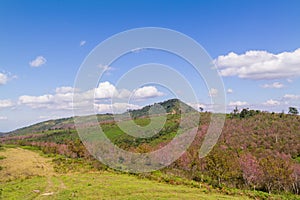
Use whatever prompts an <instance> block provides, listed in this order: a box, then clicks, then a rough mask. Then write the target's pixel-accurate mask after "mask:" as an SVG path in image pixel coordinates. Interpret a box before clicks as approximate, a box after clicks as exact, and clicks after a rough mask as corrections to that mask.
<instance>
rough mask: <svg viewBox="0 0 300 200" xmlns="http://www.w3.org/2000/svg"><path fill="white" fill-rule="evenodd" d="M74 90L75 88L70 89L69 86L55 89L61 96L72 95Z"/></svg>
mask: <svg viewBox="0 0 300 200" xmlns="http://www.w3.org/2000/svg"><path fill="white" fill-rule="evenodd" d="M73 90H74V88H73V87H69V86H63V87H58V88H56V89H55V92H56V93H59V94H65V93H72V92H73Z"/></svg>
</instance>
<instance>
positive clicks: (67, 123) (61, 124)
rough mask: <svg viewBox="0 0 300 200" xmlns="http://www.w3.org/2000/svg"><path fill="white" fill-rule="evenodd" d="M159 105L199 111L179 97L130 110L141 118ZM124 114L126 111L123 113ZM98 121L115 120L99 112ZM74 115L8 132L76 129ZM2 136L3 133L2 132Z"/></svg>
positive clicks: (173, 111)
mask: <svg viewBox="0 0 300 200" xmlns="http://www.w3.org/2000/svg"><path fill="white" fill-rule="evenodd" d="M157 105H160V106H162V107H163V108H164V109H165V111H164V112H166V113H168V114H179V113H189V112H197V111H196V110H195V109H193V108H192V107H190V106H189V105H187V104H186V103H184V102H182V101H180V100H179V99H170V100H167V101H164V102H160V103H155V104H153V105H147V106H145V107H143V108H141V109H137V110H129V111H128V112H129V113H130V114H131V116H132V117H133V118H140V117H148V111H149V109H150V108H151V107H155V106H157ZM162 111H163V110H160V109H158V110H156V112H155V113H153V114H162V113H164V112H162ZM123 114H124V113H123ZM80 118H83V119H84V121H85V123H87V124H89V125H92V124H90V122H91V121H92V116H81V117H80ZM97 118H98V121H99V122H100V123H101V122H111V121H113V115H112V114H110V113H106V114H98V115H97ZM74 128H75V126H74V117H69V118H61V119H53V120H48V121H44V122H40V123H37V124H34V125H30V126H27V127H23V128H20V129H17V130H14V131H11V132H8V133H3V134H8V135H24V134H29V133H38V132H43V131H48V130H59V129H74ZM0 136H1V133H0Z"/></svg>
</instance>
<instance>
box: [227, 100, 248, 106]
mask: <svg viewBox="0 0 300 200" xmlns="http://www.w3.org/2000/svg"><path fill="white" fill-rule="evenodd" d="M228 105H229V106H246V105H248V102H246V101H230V102H229V104H228Z"/></svg>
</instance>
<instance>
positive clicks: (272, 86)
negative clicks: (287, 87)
mask: <svg viewBox="0 0 300 200" xmlns="http://www.w3.org/2000/svg"><path fill="white" fill-rule="evenodd" d="M262 87H263V88H275V89H280V88H283V87H284V85H283V84H282V83H280V82H274V83H271V84H264V85H262Z"/></svg>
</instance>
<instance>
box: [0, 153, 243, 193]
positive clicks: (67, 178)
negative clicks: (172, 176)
mask: <svg viewBox="0 0 300 200" xmlns="http://www.w3.org/2000/svg"><path fill="white" fill-rule="evenodd" d="M0 156H1V157H2V158H3V159H1V160H0V166H1V167H2V170H0V179H1V181H0V199H248V198H247V197H245V196H227V195H223V194H219V193H216V192H209V191H207V190H206V189H205V188H192V187H188V186H184V185H170V184H166V183H159V182H157V181H151V180H148V179H141V178H138V177H137V176H134V175H129V174H121V173H115V172H110V171H95V170H88V171H85V172H84V173H83V172H76V171H74V172H69V173H58V172H56V171H55V170H54V163H53V162H52V158H46V157H44V156H41V155H40V154H39V153H38V152H34V151H30V150H26V149H22V148H5V149H4V150H2V151H0Z"/></svg>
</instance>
